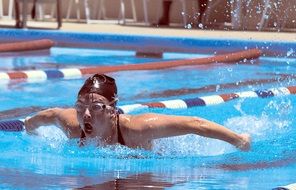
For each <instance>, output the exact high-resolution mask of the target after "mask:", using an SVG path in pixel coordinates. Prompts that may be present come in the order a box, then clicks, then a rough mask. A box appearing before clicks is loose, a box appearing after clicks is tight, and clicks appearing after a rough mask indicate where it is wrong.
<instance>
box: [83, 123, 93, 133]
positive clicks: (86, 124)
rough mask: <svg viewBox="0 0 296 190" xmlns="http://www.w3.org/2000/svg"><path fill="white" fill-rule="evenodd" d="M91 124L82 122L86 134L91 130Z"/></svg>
mask: <svg viewBox="0 0 296 190" xmlns="http://www.w3.org/2000/svg"><path fill="white" fill-rule="evenodd" d="M92 129H93V127H92V125H91V124H90V123H84V131H85V132H86V133H88V134H90V133H91V132H92Z"/></svg>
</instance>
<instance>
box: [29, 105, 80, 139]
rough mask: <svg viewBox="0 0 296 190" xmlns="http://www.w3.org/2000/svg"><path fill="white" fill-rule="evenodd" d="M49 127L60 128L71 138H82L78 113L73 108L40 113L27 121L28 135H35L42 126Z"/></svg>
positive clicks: (53, 109) (52, 109) (48, 110)
mask: <svg viewBox="0 0 296 190" xmlns="http://www.w3.org/2000/svg"><path fill="white" fill-rule="evenodd" d="M49 125H55V126H57V127H60V128H61V129H62V130H63V131H64V132H65V134H66V135H67V136H68V137H69V138H78V137H79V136H80V128H79V123H78V120H77V115H76V111H75V109H73V108H69V109H63V108H50V109H47V110H43V111H40V112H38V113H37V114H36V115H34V116H32V117H31V118H28V119H26V120H25V127H26V131H27V132H28V133H34V130H35V129H37V128H38V127H40V126H49Z"/></svg>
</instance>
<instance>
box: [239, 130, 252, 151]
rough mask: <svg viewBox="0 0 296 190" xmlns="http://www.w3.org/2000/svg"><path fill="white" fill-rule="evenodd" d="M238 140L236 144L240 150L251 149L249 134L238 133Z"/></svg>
mask: <svg viewBox="0 0 296 190" xmlns="http://www.w3.org/2000/svg"><path fill="white" fill-rule="evenodd" d="M240 138H241V140H240V142H239V143H238V144H237V145H236V147H237V148H238V149H240V150H241V151H245V152H247V151H249V150H250V149H251V137H250V135H249V134H240Z"/></svg>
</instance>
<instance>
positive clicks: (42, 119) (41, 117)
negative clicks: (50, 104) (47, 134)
mask: <svg viewBox="0 0 296 190" xmlns="http://www.w3.org/2000/svg"><path fill="white" fill-rule="evenodd" d="M60 110H61V109H60V108H50V109H46V110H43V111H40V112H38V113H37V114H36V115H34V116H32V117H28V118H26V119H25V127H26V130H27V131H33V130H35V129H36V128H38V127H40V126H42V125H51V124H54V123H55V121H56V117H57V115H58V113H59V112H60Z"/></svg>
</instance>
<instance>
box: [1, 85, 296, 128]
mask: <svg viewBox="0 0 296 190" xmlns="http://www.w3.org/2000/svg"><path fill="white" fill-rule="evenodd" d="M290 94H296V86H288V87H279V88H270V89H267V90H256V91H244V92H236V93H228V94H220V95H212V96H203V97H197V98H191V99H184V100H182V99H176V100H166V101H160V102H150V103H143V104H130V105H123V106H119V109H120V110H121V111H122V112H123V113H130V112H133V111H138V110H145V109H150V108H167V109H187V108H191V107H195V106H210V105H216V104H221V103H224V102H227V101H230V100H234V99H238V98H269V97H274V96H287V95H290ZM22 130H24V120H23V119H22V120H9V121H0V131H22Z"/></svg>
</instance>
